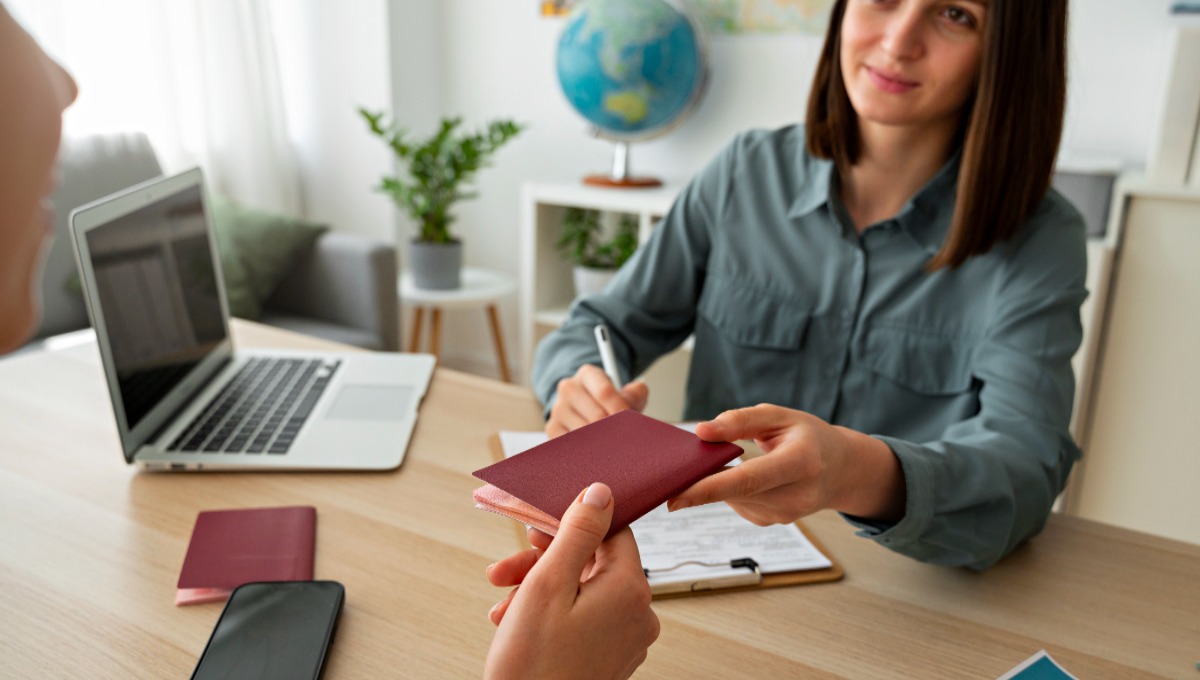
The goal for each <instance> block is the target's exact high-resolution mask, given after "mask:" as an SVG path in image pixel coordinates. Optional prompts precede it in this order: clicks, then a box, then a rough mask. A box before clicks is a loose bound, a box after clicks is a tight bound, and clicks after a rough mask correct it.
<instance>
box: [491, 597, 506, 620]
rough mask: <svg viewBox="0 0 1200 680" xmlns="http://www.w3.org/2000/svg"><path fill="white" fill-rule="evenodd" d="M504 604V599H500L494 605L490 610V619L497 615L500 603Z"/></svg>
mask: <svg viewBox="0 0 1200 680" xmlns="http://www.w3.org/2000/svg"><path fill="white" fill-rule="evenodd" d="M502 604H504V600H500V601H499V602H497V603H496V604H494V605H492V608H491V609H489V610H488V619H489V620H493V619H494V617H495V615H496V610H497V609H499V608H500V605H502Z"/></svg>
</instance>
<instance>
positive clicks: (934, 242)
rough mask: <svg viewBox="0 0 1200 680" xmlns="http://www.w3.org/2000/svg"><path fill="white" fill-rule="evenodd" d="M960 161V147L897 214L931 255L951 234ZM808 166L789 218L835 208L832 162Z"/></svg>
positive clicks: (820, 161) (815, 160)
mask: <svg viewBox="0 0 1200 680" xmlns="http://www.w3.org/2000/svg"><path fill="white" fill-rule="evenodd" d="M961 161H962V149H961V148H960V149H959V150H958V151H956V152H954V154H953V155H952V156H951V157H950V159H949V160H947V161H946V163H945V164H944V165H942V167H941V168H940V169H939V170H938V171H937V173H935V174H934V176H933V177H932V178H930V180H929V181H928V182H926V183H925V186H923V187H921V189H920V190H919V191H917V193H916V194H915V195H914V196H913V197H912V198H911V199H909V201H908V202H907V203H905V204H904V207H902V208H901V209H900V212H899V213H897V214H896V222H897V224H899V226H900V227H901V228H902V229H904V230H905V231H906V232H908V234H909V235H911V236H912V238H913V240H915V241H916V242H917V243H918V244H919V245H920V246H921V247H922V248H924V249H925V250H926V251H928V252H929V253H930V254H934V253H936V252H937V251H939V250H941V248H942V242H943V241H945V240H946V234H947V232H949V231H950V220H951V219H952V218H953V217H954V199H955V194H956V193H957V187H958V169H959V165H960V164H961ZM810 163H811V164H810V165H809V172H808V173H807V180H808V181H807V182H805V183H804V184H803V186H801V187H800V190H799V192H798V193H797V194H796V198H795V199H793V200H792V205H791V207H790V208H788V217H789V218H795V217H803V216H805V215H807V214H809V213H811V212H812V211H814V210H816V209H817V208H820V207H821V206H823V205H826V204H828V205H837V201H835V200H834V197H833V196H832V195H831V192H833V191H835V190H836V187H837V182H836V181H834V172H835V168H834V163H833V161H831V160H826V159H820V158H811V159H810Z"/></svg>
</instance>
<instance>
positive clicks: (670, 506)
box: [667, 501, 691, 512]
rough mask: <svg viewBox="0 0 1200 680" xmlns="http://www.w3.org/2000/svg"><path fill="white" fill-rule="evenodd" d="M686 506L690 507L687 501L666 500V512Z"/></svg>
mask: <svg viewBox="0 0 1200 680" xmlns="http://www.w3.org/2000/svg"><path fill="white" fill-rule="evenodd" d="M687 507H691V506H690V505H689V504H688V502H687V501H667V512H675V511H676V510H682V509H684V508H687Z"/></svg>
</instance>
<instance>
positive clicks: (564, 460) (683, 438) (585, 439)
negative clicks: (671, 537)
mask: <svg viewBox="0 0 1200 680" xmlns="http://www.w3.org/2000/svg"><path fill="white" fill-rule="evenodd" d="M741 453H742V447H740V446H738V445H737V444H730V443H725V442H717V443H714V442H706V441H704V440H702V439H700V438H699V437H697V436H696V435H694V434H692V433H691V432H688V431H686V430H682V429H680V428H678V427H675V426H674V425H669V424H667V423H664V422H662V421H659V420H655V419H654V418H651V417H649V416H644V415H642V414H640V413H638V412H637V411H632V410H628V411H619V412H617V413H614V414H613V415H611V416H608V417H607V418H604V419H602V420H598V421H596V422H594V423H591V424H589V425H585V426H584V427H581V428H579V429H578V430H574V431H572V432H568V433H567V434H564V435H561V436H559V437H555V438H554V439H551V440H550V441H548V442H546V443H545V444H541V445H538V446H535V447H533V448H532V449H529V450H528V451H525V452H523V453H519V454H517V455H515V456H513V457H511V458H508V459H505V460H502V461H500V462H499V463H496V464H494V465H489V466H488V467H485V468H483V469H480V470H476V471H475V472H474V473H473V474H474V475H475V476H476V477H478V478H479V479H482V480H483V481H485V482H487V483H488V485H487V486H484V487H481V488H479V489H477V490H476V491H475V493H474V494H473V497H474V499H475V502H476V506H477V507H479V508H481V509H484V510H489V511H491V512H497V513H499V514H501V515H504V516H506V517H511V518H513V519H517V520H520V521H522V522H525V523H527V524H531V525H533V526H535V527H537V528H538V529H541V530H542V531H546V532H547V533H549V534H552V535H553V534H554V532H555V531H556V530H557V529H558V522H559V521H560V520H561V519H562V516H563V513H565V512H566V511H567V508H569V507H570V506H571V503H573V502H574V501H575V498H576V497H577V496H579V493H580V492H581V491H583V490H584V489H585V488H586V487H587V486H588V485H589V484H591V483H593V482H604V483H605V484H607V485H608V486H609V488H611V489H612V492H613V498H614V500H615V501H616V504H617V505H616V509H615V511H614V514H613V520H612V527H611V528H610V529H609V530H608V535H609V536H611V535H613V534H614V533H616V532H618V531H620V530H621V529H623V528H625V527H626V526H628V525H629V524H630V523H632V522H634V521H635V520H637V519H638V518H639V517H641V516H642V515H645V514H646V513H648V512H650V511H651V510H653V509H654V508H656V507H658V506H659V505H662V504H663V503H665V502H667V499H669V498H674V497H675V496H677V495H679V494H680V493H681V492H683V490H684V489H687V488H688V487H689V486H691V485H692V484H694V483H696V482H697V481H699V480H701V479H703V478H704V477H707V476H708V475H711V474H713V473H714V472H717V471H719V470H720V469H722V468H723V467H724V466H725V464H726V463H728V462H729V461H731V460H733V459H734V458H737V457H738V456H739V455H741ZM510 496H511V498H510ZM526 504H528V506H532V507H528V506H526ZM543 513H544V514H543Z"/></svg>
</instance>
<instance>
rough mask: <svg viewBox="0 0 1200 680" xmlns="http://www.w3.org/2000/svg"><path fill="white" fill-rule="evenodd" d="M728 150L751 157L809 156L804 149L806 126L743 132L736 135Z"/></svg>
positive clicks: (756, 129)
mask: <svg viewBox="0 0 1200 680" xmlns="http://www.w3.org/2000/svg"><path fill="white" fill-rule="evenodd" d="M728 149H730V150H732V151H733V152H735V153H737V154H740V155H749V156H755V155H758V156H762V155H772V156H773V155H787V156H796V155H804V156H807V155H808V154H807V153H806V152H805V147H804V126H803V125H799V124H796V125H785V126H783V127H779V128H774V129H768V128H752V129H749V130H743V131H741V132H739V133H737V134H736V135H734V137H733V140H732V141H731V142H730V143H729V145H728Z"/></svg>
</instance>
